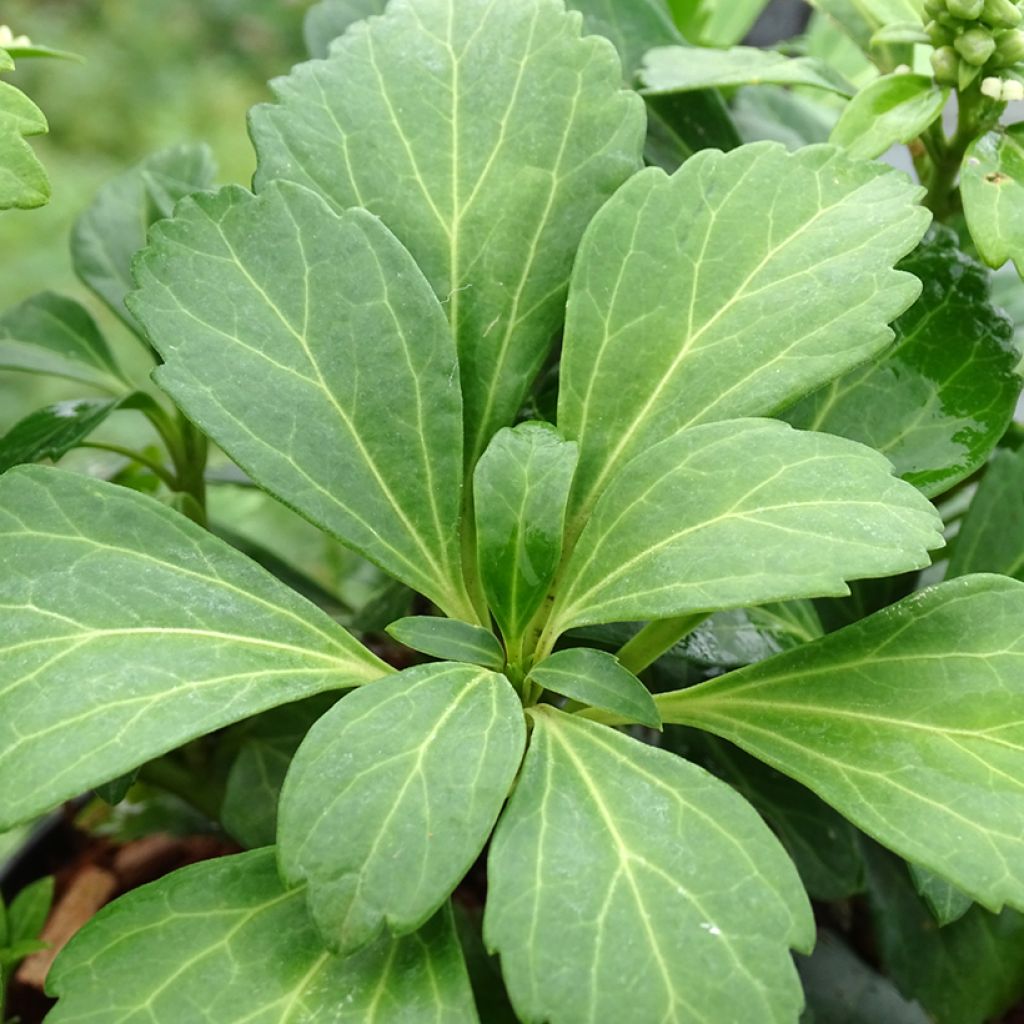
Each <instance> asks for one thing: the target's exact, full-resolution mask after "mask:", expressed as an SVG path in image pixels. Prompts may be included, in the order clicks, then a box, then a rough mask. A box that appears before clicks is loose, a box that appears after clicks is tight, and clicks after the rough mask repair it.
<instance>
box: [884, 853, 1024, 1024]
mask: <svg viewBox="0 0 1024 1024" xmlns="http://www.w3.org/2000/svg"><path fill="white" fill-rule="evenodd" d="M866 846H867V849H866V850H865V853H866V855H867V865H868V879H869V882H870V886H869V889H868V896H869V902H870V904H871V910H872V917H873V918H874V924H875V929H874V931H875V936H876V942H877V944H878V951H879V955H880V959H881V961H882V966H883V967H884V969H885V972H886V974H888V975H889V976H890V977H891V978H892V979H893V981H895V982H896V984H897V985H898V986H899V988H900V990H901V991H902V992H903V994H904V995H905V996H906V997H907V998H908V999H916V1000H917V1001H918V1002H919V1003H920V1004H921V1005H922V1006H923V1007H924V1008H925V1009H926V1010H927V1011H928V1015H929V1019H930V1020H933V1021H935V1022H936V1024H984V1022H986V1021H991V1020H993V1019H996V1018H998V1017H999V1015H1000V1014H1001V1013H1002V1011H1004V1010H1006V1009H1007V1008H1009V1006H1010V1005H1012V1004H1013V1003H1015V1002H1016V1001H1017V1000H1018V999H1019V998H1020V997H1021V995H1024V916H1021V915H1020V914H1017V913H1014V912H1013V911H1012V910H1005V911H1003V913H1001V914H999V915H995V914H990V913H988V912H986V911H985V910H982V909H981V907H974V908H973V909H971V910H969V911H968V912H967V913H966V914H965V915H964V916H963V917H962V918H960V920H959V921H955V922H954V923H953V924H949V925H946V927H944V928H939V927H938V926H937V925H936V923H935V921H934V920H933V919H932V915H931V912H930V911H929V909H928V907H927V906H925V904H924V902H923V901H922V900H921V899H920V898H919V897H918V896H917V894H916V893H915V892H914V887H913V885H912V884H911V881H910V877H909V876H908V874H907V867H906V865H905V864H903V863H901V862H900V861H899V860H898V859H897V858H896V857H893V856H891V855H889V854H887V853H886V852H885V851H884V850H881V849H879V848H877V847H875V846H874V845H873V844H866Z"/></svg>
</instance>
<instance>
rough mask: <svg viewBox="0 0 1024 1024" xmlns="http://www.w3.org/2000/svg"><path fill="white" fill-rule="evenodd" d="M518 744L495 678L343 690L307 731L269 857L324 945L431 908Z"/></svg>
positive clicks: (496, 803) (517, 716)
mask: <svg viewBox="0 0 1024 1024" xmlns="http://www.w3.org/2000/svg"><path fill="white" fill-rule="evenodd" d="M371 691H372V692H371ZM525 742H526V729H525V726H524V723H523V713H522V707H521V705H520V703H519V700H518V698H517V697H516V694H515V691H514V690H513V689H512V687H511V685H510V684H509V682H508V680H507V679H505V677H504V676H499V675H496V674H495V673H493V672H488V671H486V670H485V669H481V668H476V667H474V666H471V665H456V664H450V663H440V664H433V665H421V666H418V667H416V668H411V669H406V670H405V671H404V672H402V673H400V674H399V675H397V676H394V677H392V678H391V679H387V680H384V681H382V682H380V683H378V684H376V685H375V686H373V687H370V688H368V689H365V690H364V691H362V692H360V691H356V692H355V693H352V694H350V695H349V696H348V697H346V698H345V699H344V700H342V701H340V702H339V703H338V704H337V705H336V706H335V707H334V708H333V709H332V710H331V711H329V712H328V713H327V714H326V715H324V716H323V718H321V719H320V721H319V722H317V724H316V725H315V726H313V728H312V729H311V730H310V732H309V735H308V736H307V737H306V739H305V740H304V741H303V743H302V746H301V747H300V748H299V751H298V753H297V754H296V755H295V759H294V761H293V762H292V767H291V769H290V770H289V772H288V778H287V779H286V781H285V786H284V791H283V792H282V794H281V808H280V819H279V826H278V843H279V856H280V861H281V868H282V872H283V874H284V876H285V878H286V879H287V880H288V881H290V882H292V883H295V884H298V883H300V882H304V883H305V885H306V894H307V899H308V903H309V907H310V910H311V912H312V915H313V919H314V920H315V921H316V923H317V926H318V928H319V929H320V932H321V934H322V935H323V936H324V939H325V941H326V942H327V943H328V945H329V946H330V947H331V948H332V949H335V950H338V951H339V952H351V951H354V950H356V949H359V948H361V947H362V946H364V945H365V944H366V943H368V942H369V941H371V940H372V939H373V938H375V937H376V935H377V934H378V932H380V930H381V929H382V928H385V927H386V928H387V929H388V930H390V931H392V932H394V933H396V934H399V935H403V934H407V933H409V932H411V931H413V930H414V929H416V928H418V927H419V926H420V925H421V924H423V922H424V921H426V920H427V918H428V917H430V915H431V914H433V913H434V911H435V910H437V908H438V907H439V906H440V905H441V904H442V903H443V902H444V900H445V899H447V897H448V895H449V894H450V893H451V891H452V890H453V889H454V888H455V886H456V885H457V884H458V882H459V880H460V879H461V878H462V876H463V875H464V874H465V873H466V871H467V870H468V869H469V867H470V865H471V864H472V863H473V861H474V860H475V859H476V858H477V856H478V855H479V853H480V851H481V850H482V849H483V846H484V843H485V842H486V841H487V838H488V836H489V835H490V832H491V829H492V828H493V827H494V822H495V821H496V819H497V817H498V813H499V811H500V810H501V807H502V804H503V803H504V802H505V797H506V796H507V794H508V791H509V789H510V787H511V785H512V781H513V779H514V778H515V774H516V771H517V769H518V768H519V762H520V760H521V759H522V755H523V747H524V745H525Z"/></svg>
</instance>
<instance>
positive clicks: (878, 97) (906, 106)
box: [829, 72, 949, 160]
mask: <svg viewBox="0 0 1024 1024" xmlns="http://www.w3.org/2000/svg"><path fill="white" fill-rule="evenodd" d="M947 99H949V90H948V89H944V88H942V87H940V86H938V85H936V84H935V81H934V80H933V79H931V78H929V77H928V76H927V75H914V74H909V73H906V72H900V73H898V74H893V75H885V76H883V77H882V78H879V79H878V80H877V81H875V82H872V83H871V84H870V85H869V86H867V88H865V89H862V90H861V91H860V92H859V93H857V95H856V96H855V97H854V98H853V99H852V100H851V101H850V103H849V105H848V106H847V108H846V109H845V110H844V111H843V114H842V117H840V118H839V121H838V122H837V124H836V126H835V128H834V129H833V130H832V135H831V138H830V139H829V141H830V142H832V143H834V144H835V145H837V146H842V147H843V148H844V149H845V150H846V151H847V152H848V153H849V154H850V156H851V157H853V158H854V159H857V160H871V159H873V158H874V157H876V156H881V155H882V154H883V153H884V152H885V151H886V150H887V149H888V148H889V147H890V146H894V145H895V144H896V143H897V142H910V141H912V140H913V139H915V138H917V136H918V135H920V134H921V132H923V131H924V130H925V128H927V127H928V125H930V124H931V123H932V121H934V120H935V119H936V118H937V117H939V115H940V114H941V113H942V108H943V107H944V106H945V105H946V100H947Z"/></svg>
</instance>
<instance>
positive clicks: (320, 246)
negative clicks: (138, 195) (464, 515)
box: [129, 182, 475, 618]
mask: <svg viewBox="0 0 1024 1024" xmlns="http://www.w3.org/2000/svg"><path fill="white" fill-rule="evenodd" d="M150 238H151V242H152V244H151V246H150V248H149V249H147V250H146V252H145V253H144V254H143V256H141V257H140V259H139V260H138V261H137V262H136V265H135V274H136V279H137V281H138V283H139V288H140V290H139V291H137V292H135V293H134V294H133V295H132V296H131V298H130V299H129V306H130V308H131V311H132V312H133V313H134V315H135V316H136V317H137V318H138V319H139V321H140V322H141V323H142V324H143V325H144V326H145V328H146V330H147V332H148V334H149V337H150V339H151V341H152V342H153V344H154V346H155V347H156V348H157V350H158V351H159V352H160V353H161V355H162V356H163V357H164V359H165V360H166V363H165V365H164V366H162V367H160V368H159V369H158V370H157V371H156V380H157V382H158V383H159V384H160V386H161V387H162V388H164V389H165V390H166V391H167V392H168V393H169V394H170V395H171V396H172V397H173V398H174V400H175V401H176V402H177V403H178V404H179V405H180V406H181V407H182V408H183V409H184V410H185V412H186V413H187V414H188V416H189V417H190V418H191V419H192V420H193V421H194V422H196V423H197V424H198V425H199V426H200V427H202V428H203V429H204V430H205V431H206V432H207V433H209V434H210V436H211V437H212V438H213V439H214V440H215V441H216V442H217V443H218V444H219V445H220V446H221V447H222V448H224V449H225V451H227V452H228V454H230V455H231V457H232V458H233V459H234V460H235V461H236V462H237V463H238V464H239V465H240V466H242V468H243V469H245V470H246V472H248V473H249V475H250V476H251V477H252V478H253V479H254V480H256V481H258V482H259V483H260V484H261V485H262V486H263V487H265V488H266V489H267V490H269V491H270V492H271V493H272V494H274V495H276V496H278V497H280V498H281V499H282V500H283V501H285V502H286V503H287V504H289V505H291V506H292V507H293V508H295V509H297V510H298V511H299V512H301V513H302V514H303V515H304V516H305V517H306V518H307V519H310V520H312V521H313V522H314V523H316V524H317V525H318V526H321V527H322V528H323V529H325V530H327V531H328V532H329V533H331V534H333V535H334V536H336V537H338V538H339V539H340V540H342V541H344V542H345V543H346V544H348V545H350V546H351V547H353V548H355V549H356V550H357V551H359V552H360V553H361V554H363V555H365V556H366V557H367V558H369V559H371V560H372V561H374V562H377V563H378V564H379V565H381V566H382V567H383V568H384V569H386V570H387V571H388V572H389V573H391V574H392V575H394V576H397V577H398V578H399V579H401V580H403V581H404V582H406V583H408V584H409V585H410V586H413V587H415V588H416V589H417V590H419V591H421V592H422V593H424V594H426V595H427V596H428V597H429V598H430V599H431V600H432V601H434V602H435V603H436V604H437V605H439V606H440V607H441V608H442V609H443V610H444V611H445V612H446V613H448V614H450V615H452V616H453V617H456V618H474V617H475V615H474V612H473V609H472V607H471V606H470V605H469V599H468V597H467V596H466V593H465V587H464V584H463V582H462V575H461V560H460V552H459V526H458V521H459V512H460V495H461V485H462V454H461V441H462V436H461V430H462V427H461V401H460V397H459V387H458V380H459V368H458V365H457V363H456V358H455V346H454V344H453V342H452V338H451V335H450V333H449V331H448V324H447V322H446V321H445V317H444V313H443V312H442V310H441V307H440V305H439V304H438V302H437V300H436V299H435V297H434V295H433V293H432V292H431V290H430V286H429V285H428V284H427V282H426V281H425V280H424V278H423V276H422V274H420V272H419V270H418V269H417V267H416V265H415V263H413V261H412V258H411V257H410V256H409V254H408V252H406V250H405V249H404V248H403V247H402V246H401V245H400V244H399V242H397V241H396V239H395V237H394V236H393V235H392V234H391V233H390V232H389V231H388V230H387V228H385V227H384V225H383V224H381V222H380V221H379V220H377V218H376V217H373V216H371V215H370V214H368V213H367V212H366V211H365V210H349V211H346V212H345V213H343V214H340V215H338V214H335V213H334V212H333V211H332V210H331V209H330V208H329V207H328V206H327V205H326V204H325V203H324V202H323V200H322V199H321V198H320V197H319V196H317V195H316V194H314V193H313V192H310V191H309V190H307V189H305V188H301V187H298V186H295V185H291V184H288V183H286V182H282V183H280V184H275V185H273V186H270V187H268V188H267V189H265V190H264V191H263V193H262V194H261V195H259V196H253V195H252V194H251V193H249V192H246V191H245V190H244V189H241V188H238V187H234V186H232V187H229V188H225V189H222V190H221V191H219V192H217V193H201V194H198V195H196V196H195V197H193V198H192V199H190V200H187V201H185V202H184V203H182V204H181V205H180V206H179V207H178V211H177V216H175V218H174V219H173V220H170V221H165V222H164V223H162V224H160V225H158V226H157V227H155V228H154V229H153V231H152V233H151V235H150ZM368 341H371V342H372V343H370V344H368ZM366 381H372V382H373V386H372V387H367V386H366V385H365V382H366Z"/></svg>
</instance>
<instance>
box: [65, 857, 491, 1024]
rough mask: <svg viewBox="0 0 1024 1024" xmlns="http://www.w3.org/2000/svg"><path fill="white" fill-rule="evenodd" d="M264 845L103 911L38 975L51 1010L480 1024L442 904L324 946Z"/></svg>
mask: <svg viewBox="0 0 1024 1024" xmlns="http://www.w3.org/2000/svg"><path fill="white" fill-rule="evenodd" d="M304 902H305V901H304V899H303V892H302V890H301V889H292V890H290V891H289V890H286V889H285V888H284V887H283V886H282V884H281V882H280V880H279V878H278V876H277V871H276V867H275V864H274V851H273V850H255V851H253V852H251V853H242V854H238V855H236V856H233V857H222V858H220V859H217V860H209V861H204V862H203V863H201V864H195V865H193V866H191V867H187V868H183V869H182V870H180V871H176V872H175V873H174V874H172V875H168V876H167V877H165V878H162V879H160V881H158V882H154V883H152V884H151V885H146V886H143V887H142V888H141V889H136V890H134V891H133V892H131V893H129V894H128V895H127V896H123V897H122V898H121V899H119V900H116V901H115V902H114V903H111V904H110V905H109V906H107V907H105V908H104V909H103V910H101V911H100V912H99V914H97V915H96V916H95V917H94V918H93V919H92V920H91V921H90V922H89V923H88V924H87V925H86V926H85V927H84V928H83V929H82V930H81V931H80V932H79V933H78V934H77V935H76V936H75V937H74V938H73V939H72V940H71V942H70V943H69V944H68V946H67V947H66V948H65V949H64V950H63V951H62V952H61V954H60V956H59V957H58V958H57V962H56V963H55V964H54V966H53V968H52V969H51V971H50V974H49V977H48V978H47V986H48V989H49V991H50V992H51V993H52V994H53V995H55V996H57V997H58V998H59V1000H60V1001H59V1002H58V1004H57V1007H56V1008H55V1009H54V1010H52V1011H50V1014H49V1016H48V1018H47V1020H48V1022H49V1024H87V1022H90V1024H91V1022H98V1021H103V1022H104V1024H130V1022H131V1024H134V1022H137V1021H140V1020H146V1021H148V1022H150V1024H212V1022H214V1021H216V1024H320V1022H323V1021H328V1020H329V1021H331V1024H477V1015H476V1011H475V1009H474V1007H473V997H472V994H471V992H470V988H469V980H468V978H467V977H466V966H465V963H464V962H463V960H462V953H461V951H460V949H459V944H458V939H457V937H456V935H455V928H454V925H453V923H452V918H451V910H450V908H448V907H445V908H444V909H443V910H441V911H439V912H438V914H437V915H436V916H435V917H434V918H433V919H432V920H431V921H429V922H428V923H427V924H426V925H424V927H423V928H421V929H420V930H419V931H417V932H416V933H415V934H413V935H409V936H407V937H405V938H402V939H392V938H390V937H389V936H382V937H381V938H380V939H379V940H378V941H377V942H375V943H373V944H372V945H371V946H368V947H367V948H366V949H365V950H363V951H361V952H360V953H358V954H356V955H355V956H352V957H346V958H344V959H342V958H340V957H335V956H331V955H330V954H329V953H327V952H326V951H325V950H324V948H323V946H322V944H321V942H320V938H319V936H318V935H317V934H316V931H315V929H314V928H313V925H312V923H311V922H310V920H309V917H308V916H307V914H306V908H305V905H304Z"/></svg>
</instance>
